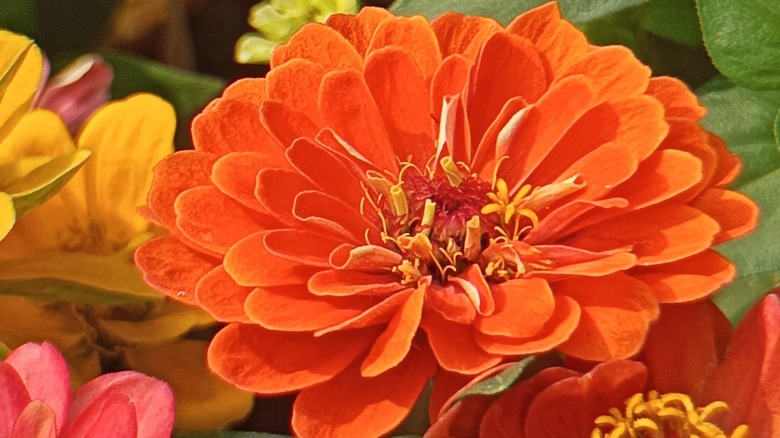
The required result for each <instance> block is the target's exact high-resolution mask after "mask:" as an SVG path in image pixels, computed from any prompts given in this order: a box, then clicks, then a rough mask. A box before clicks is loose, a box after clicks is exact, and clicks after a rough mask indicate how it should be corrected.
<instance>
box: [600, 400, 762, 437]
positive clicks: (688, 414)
mask: <svg viewBox="0 0 780 438" xmlns="http://www.w3.org/2000/svg"><path fill="white" fill-rule="evenodd" d="M725 411H728V405H726V403H724V402H722V401H716V402H712V403H710V404H708V405H707V406H705V407H703V408H697V407H696V405H695V404H694V402H693V400H692V399H691V397H690V396H688V395H685V394H679V393H667V394H658V392H656V391H650V392H649V393H648V395H647V399H645V396H644V394H641V393H638V394H634V395H633V396H631V398H629V399H628V400H626V409H625V411H624V412H620V411H619V410H618V409H616V408H612V409H610V410H609V415H602V416H600V417H598V418H596V420H595V423H596V427H595V428H594V429H593V432H592V433H591V435H590V436H591V438H667V437H675V438H694V437H696V438H747V436H748V428H747V426H746V425H744V424H743V425H741V426H739V427H737V428H735V429H734V430H733V431H732V432H731V433H730V434H727V433H726V432H725V431H723V430H722V429H720V428H719V427H718V426H717V425H715V424H714V423H713V422H712V421H711V420H712V417H713V416H714V415H716V414H719V413H722V412H725Z"/></svg>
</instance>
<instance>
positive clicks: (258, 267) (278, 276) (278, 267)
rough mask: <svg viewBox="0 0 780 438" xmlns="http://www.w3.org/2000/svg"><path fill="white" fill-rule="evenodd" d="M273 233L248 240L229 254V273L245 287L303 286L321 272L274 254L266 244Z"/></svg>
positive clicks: (227, 265) (237, 245)
mask: <svg viewBox="0 0 780 438" xmlns="http://www.w3.org/2000/svg"><path fill="white" fill-rule="evenodd" d="M268 233H270V231H262V232H259V233H255V234H252V235H249V236H247V237H245V238H244V239H242V240H240V241H238V242H237V243H236V244H235V245H233V246H232V247H231V248H230V250H228V252H227V253H226V254H225V260H224V261H223V264H224V266H225V271H226V272H227V273H228V274H229V275H230V276H231V277H232V278H233V279H234V280H235V282H236V283H237V284H239V285H241V286H252V287H255V286H281V285H286V284H303V283H305V282H306V281H307V279H308V278H309V277H310V276H311V275H312V274H313V273H314V272H316V271H317V269H316V268H311V267H308V266H302V265H301V264H300V263H298V262H295V261H291V260H287V259H285V258H282V257H279V256H277V255H275V254H273V253H271V252H270V251H269V250H268V248H267V247H266V246H265V244H264V243H263V242H264V240H265V236H266V235H268Z"/></svg>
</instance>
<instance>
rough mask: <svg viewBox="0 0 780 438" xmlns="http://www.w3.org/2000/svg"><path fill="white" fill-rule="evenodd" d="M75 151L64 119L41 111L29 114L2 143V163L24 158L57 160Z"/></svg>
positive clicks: (46, 111)
mask: <svg viewBox="0 0 780 438" xmlns="http://www.w3.org/2000/svg"><path fill="white" fill-rule="evenodd" d="M75 149H76V145H75V144H74V143H73V139H72V138H71V137H70V133H69V132H68V127H67V126H65V123H64V122H63V121H62V119H60V117H59V116H58V115H57V114H54V113H53V112H51V111H48V110H37V111H32V112H29V113H27V114H25V115H24V116H23V117H22V118H21V119H20V120H19V122H18V123H17V124H16V126H14V127H13V129H12V130H11V132H10V133H9V134H8V136H7V137H6V138H5V139H4V140H3V142H2V143H0V164H5V163H8V162H11V161H13V160H16V159H19V158H22V157H32V156H45V157H57V156H59V155H64V154H67V153H70V152H73V151H74V150H75Z"/></svg>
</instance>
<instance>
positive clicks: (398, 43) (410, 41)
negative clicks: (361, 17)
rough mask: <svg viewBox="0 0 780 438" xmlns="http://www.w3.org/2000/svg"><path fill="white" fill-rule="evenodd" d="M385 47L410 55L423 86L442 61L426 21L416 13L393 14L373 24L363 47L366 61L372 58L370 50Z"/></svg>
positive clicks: (437, 45) (428, 82)
mask: <svg viewBox="0 0 780 438" xmlns="http://www.w3.org/2000/svg"><path fill="white" fill-rule="evenodd" d="M388 46H390V47H397V48H399V49H401V50H402V51H404V52H406V53H408V54H410V55H412V58H414V61H415V63H416V64H417V68H418V69H419V71H420V74H422V77H423V79H424V81H425V84H426V86H428V85H430V83H431V78H432V77H433V74H434V72H436V69H437V68H438V67H439V64H440V63H441V52H439V44H438V41H436V35H435V34H434V33H433V30H432V29H431V26H430V24H428V20H426V19H425V18H423V17H420V16H415V17H394V18H391V19H388V20H384V21H382V22H381V23H380V24H379V25H378V26H377V27H376V30H375V31H374V36H373V37H372V38H371V44H369V46H368V50H366V60H368V59H369V58H370V57H371V52H374V51H376V50H380V49H382V48H383V47H388ZM426 95H427V93H426Z"/></svg>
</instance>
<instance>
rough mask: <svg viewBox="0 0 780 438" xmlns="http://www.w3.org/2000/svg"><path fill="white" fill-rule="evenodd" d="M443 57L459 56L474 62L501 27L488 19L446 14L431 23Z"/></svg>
mask: <svg viewBox="0 0 780 438" xmlns="http://www.w3.org/2000/svg"><path fill="white" fill-rule="evenodd" d="M431 28H433V32H434V33H436V38H437V39H438V40H439V47H440V48H441V53H442V56H443V57H448V56H450V55H454V54H458V55H463V56H464V57H465V58H466V59H468V60H470V61H471V62H474V61H475V60H476V59H477V56H478V55H479V51H480V49H481V48H482V46H483V45H484V44H485V41H487V40H488V38H490V37H491V36H493V34H494V33H496V32H498V31H500V30H501V25H499V24H498V23H496V21H495V20H493V19H491V18H487V17H474V16H468V15H461V14H458V13H456V12H446V13H444V14H442V15H440V16H439V17H437V18H436V19H435V20H433V21H432V22H431Z"/></svg>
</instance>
